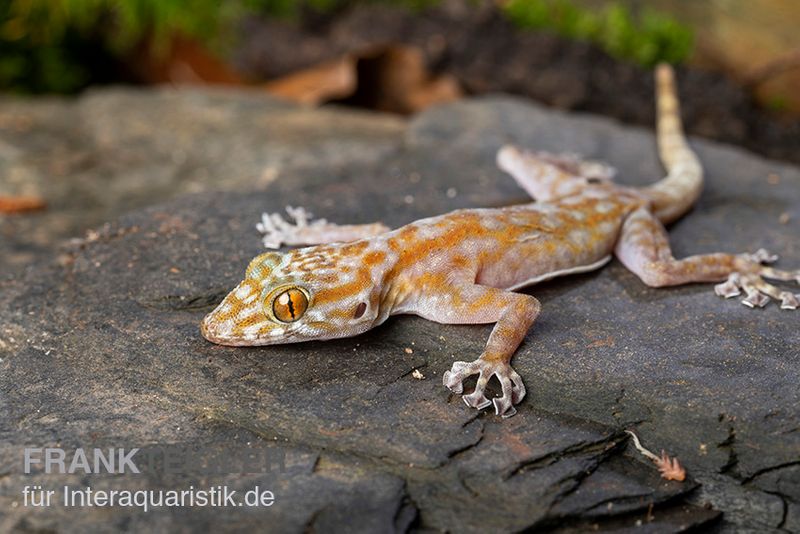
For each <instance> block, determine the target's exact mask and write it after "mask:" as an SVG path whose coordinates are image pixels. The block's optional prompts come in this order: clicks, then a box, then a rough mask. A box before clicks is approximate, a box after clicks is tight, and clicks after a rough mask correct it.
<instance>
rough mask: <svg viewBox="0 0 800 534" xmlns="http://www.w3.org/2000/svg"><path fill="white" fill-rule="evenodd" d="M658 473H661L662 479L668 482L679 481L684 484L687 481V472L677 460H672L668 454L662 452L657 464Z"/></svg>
mask: <svg viewBox="0 0 800 534" xmlns="http://www.w3.org/2000/svg"><path fill="white" fill-rule="evenodd" d="M655 464H656V466H657V467H658V471H659V472H660V473H661V478H664V479H666V480H677V481H678V482H683V481H684V480H685V479H686V470H685V469H684V468H683V466H682V465H681V464H680V462H678V459H677V458H670V457H669V456H667V453H666V452H664V451H663V450H662V451H661V458H659V459H658V460H657V461H656V462H655Z"/></svg>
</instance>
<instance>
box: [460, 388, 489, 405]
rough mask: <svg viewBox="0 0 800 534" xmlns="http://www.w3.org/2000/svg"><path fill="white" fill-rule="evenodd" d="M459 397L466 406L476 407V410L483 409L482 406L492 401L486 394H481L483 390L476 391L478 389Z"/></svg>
mask: <svg viewBox="0 0 800 534" xmlns="http://www.w3.org/2000/svg"><path fill="white" fill-rule="evenodd" d="M461 398H462V399H463V400H464V403H465V404H466V405H467V406H469V407H471V408H476V409H478V410H483V409H484V408H486V407H487V406H489V405H490V404H492V402H491V401H490V400H489V399H487V398H486V396H485V395H484V394H483V391H478V390H475V391H473V392H472V393H470V394H469V395H464V396H463V397H461Z"/></svg>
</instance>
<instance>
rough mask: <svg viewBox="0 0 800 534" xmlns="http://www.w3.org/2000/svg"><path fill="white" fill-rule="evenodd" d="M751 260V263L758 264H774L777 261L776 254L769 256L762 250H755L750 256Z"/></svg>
mask: <svg viewBox="0 0 800 534" xmlns="http://www.w3.org/2000/svg"><path fill="white" fill-rule="evenodd" d="M752 258H753V261H757V262H758V263H774V262H776V261H778V255H777V254H770V253H769V252H767V251H766V250H765V249H763V248H760V249H758V250H756V252H755V254H753V255H752Z"/></svg>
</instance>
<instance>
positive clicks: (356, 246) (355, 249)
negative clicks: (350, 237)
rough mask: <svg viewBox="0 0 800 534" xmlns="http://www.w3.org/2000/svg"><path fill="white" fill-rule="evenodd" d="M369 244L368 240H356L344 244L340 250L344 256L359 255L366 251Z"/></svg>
mask: <svg viewBox="0 0 800 534" xmlns="http://www.w3.org/2000/svg"><path fill="white" fill-rule="evenodd" d="M368 246H369V242H367V241H366V240H361V241H356V242H355V243H350V244H349V245H345V246H343V247H342V248H340V249H339V252H340V253H341V255H342V256H357V255H359V254H361V253H362V252H364V251H365V250H366V249H367V247H368Z"/></svg>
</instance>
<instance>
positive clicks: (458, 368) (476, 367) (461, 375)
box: [442, 358, 525, 418]
mask: <svg viewBox="0 0 800 534" xmlns="http://www.w3.org/2000/svg"><path fill="white" fill-rule="evenodd" d="M476 374H477V375H478V383H477V384H476V385H475V391H473V392H472V393H470V394H469V395H464V396H463V397H461V398H462V399H463V400H464V403H465V404H466V405H467V406H470V407H472V408H476V409H478V410H482V409H484V408H487V407H488V406H490V405H492V404H494V410H495V414H496V415H500V416H502V417H504V418H506V417H511V416H512V415H514V414H515V413H517V410H516V409H515V408H514V405H515V404H519V402H520V401H521V400H522V399H523V397H525V385H524V384H523V383H522V378H521V377H520V376H519V374H517V372H516V371H514V369H513V368H512V367H511V365H509V364H508V363H506V362H502V361H499V362H493V361H489V360H487V359H484V358H478V359H477V360H475V361H473V362H469V363H467V362H455V363H453V366H452V367H451V368H450V370H449V371H445V373H444V377H443V380H442V382H443V384H444V385H445V386H446V387H447V388H449V389H450V391H452V392H453V393H457V394H461V393H462V392H463V391H464V384H463V381H464V379H465V378H467V377H469V376H472V375H476ZM492 376H496V377H497V379H498V380H499V381H500V385H501V386H502V388H503V395H502V396H500V397H496V398H494V399H492V400H489V399H487V398H486V396H485V395H484V391H485V390H486V384H488V383H489V379H490V378H491V377H492Z"/></svg>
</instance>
